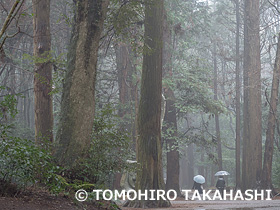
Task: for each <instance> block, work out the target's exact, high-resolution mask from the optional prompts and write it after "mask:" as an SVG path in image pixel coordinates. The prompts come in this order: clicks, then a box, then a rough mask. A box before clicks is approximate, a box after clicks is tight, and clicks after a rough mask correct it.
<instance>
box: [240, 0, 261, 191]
mask: <svg viewBox="0 0 280 210" xmlns="http://www.w3.org/2000/svg"><path fill="white" fill-rule="evenodd" d="M244 4H245V8H244V9H245V10H244V18H245V20H244V111H243V118H244V133H243V135H244V137H243V161H242V190H246V189H254V188H257V187H258V185H259V183H260V178H261V170H262V133H261V132H262V124H261V120H262V119H261V117H262V115H261V63H260V36H259V25H260V21H259V0H251V1H244Z"/></svg>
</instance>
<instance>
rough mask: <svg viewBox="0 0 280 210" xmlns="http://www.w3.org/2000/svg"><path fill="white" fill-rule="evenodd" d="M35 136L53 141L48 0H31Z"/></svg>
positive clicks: (38, 141)
mask: <svg viewBox="0 0 280 210" xmlns="http://www.w3.org/2000/svg"><path fill="white" fill-rule="evenodd" d="M32 4H33V13H34V15H33V30H34V33H33V34H34V39H33V40H34V45H33V46H34V56H35V73H34V97H35V104H34V109H35V137H36V141H37V143H38V144H39V143H40V140H41V139H48V140H49V141H51V142H52V141H53V104H52V95H51V91H52V64H51V61H50V53H51V33H50V0H45V1H41V0H33V1H32Z"/></svg>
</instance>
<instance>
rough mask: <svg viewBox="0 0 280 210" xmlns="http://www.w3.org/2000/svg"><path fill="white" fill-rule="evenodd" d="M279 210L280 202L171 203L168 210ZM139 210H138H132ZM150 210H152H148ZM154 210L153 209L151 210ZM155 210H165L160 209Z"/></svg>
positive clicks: (125, 209)
mask: <svg viewBox="0 0 280 210" xmlns="http://www.w3.org/2000/svg"><path fill="white" fill-rule="evenodd" d="M122 209H123V210H131V208H122ZM183 209H192V210H206V209H208V210H220V209H223V210H264V209H265V210H279V209H280V200H279V199H278V200H272V201H260V200H258V201H240V200H238V201H185V200H182V201H178V200H176V201H172V207H170V208H168V210H183ZM134 210H140V209H134ZM149 210H152V209H149ZM153 210H154V209H153ZM157 210H167V209H166V208H160V209H157Z"/></svg>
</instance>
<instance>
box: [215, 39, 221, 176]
mask: <svg viewBox="0 0 280 210" xmlns="http://www.w3.org/2000/svg"><path fill="white" fill-rule="evenodd" d="M214 100H216V101H217V100H218V67H217V49H216V43H214ZM215 128H216V137H217V152H218V166H219V170H222V169H223V157H222V143H221V134H220V133H221V132H220V123H219V114H218V113H215Z"/></svg>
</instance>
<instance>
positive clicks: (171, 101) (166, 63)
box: [162, 11, 180, 195]
mask: <svg viewBox="0 0 280 210" xmlns="http://www.w3.org/2000/svg"><path fill="white" fill-rule="evenodd" d="M163 33H164V34H163V43H164V44H163V74H164V78H165V79H167V80H170V81H172V78H173V76H172V75H173V69H172V50H173V49H172V30H171V28H170V23H169V21H168V20H167V12H166V11H164V27H163ZM163 89H164V96H165V98H166V105H165V113H164V121H163V126H162V131H163V132H162V133H163V135H164V138H163V139H164V140H165V142H166V145H167V166H166V175H167V178H166V190H170V189H173V190H176V192H177V194H178V195H180V187H179V173H180V166H179V158H180V157H179V148H178V132H177V110H176V98H175V94H174V91H173V90H172V88H171V87H170V85H169V84H168V82H167V83H166V84H165V85H164V87H163Z"/></svg>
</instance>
